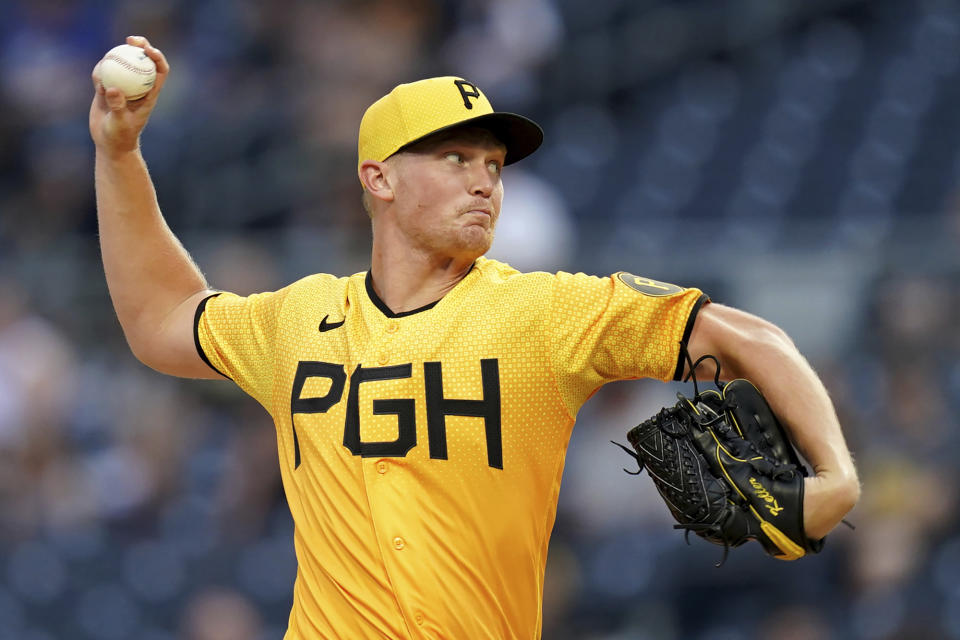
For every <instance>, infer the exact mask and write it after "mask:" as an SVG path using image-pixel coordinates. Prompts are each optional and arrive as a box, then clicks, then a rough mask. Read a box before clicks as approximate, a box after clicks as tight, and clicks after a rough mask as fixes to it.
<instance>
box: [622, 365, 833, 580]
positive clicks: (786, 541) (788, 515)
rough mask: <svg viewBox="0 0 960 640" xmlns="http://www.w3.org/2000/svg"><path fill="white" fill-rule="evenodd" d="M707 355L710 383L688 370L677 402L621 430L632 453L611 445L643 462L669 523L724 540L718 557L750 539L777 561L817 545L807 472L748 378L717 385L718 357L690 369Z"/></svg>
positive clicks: (815, 548)
mask: <svg viewBox="0 0 960 640" xmlns="http://www.w3.org/2000/svg"><path fill="white" fill-rule="evenodd" d="M705 358H711V359H713V360H714V361H715V362H716V363H717V375H716V378H715V379H714V382H715V384H716V386H717V389H716V390H713V389H709V390H706V391H703V392H701V391H700V390H699V389H698V387H697V381H696V378H695V377H693V385H694V396H693V397H692V398H687V397H685V396H684V395H682V394H679V393H678V394H677V397H678V399H679V401H678V402H677V404H676V405H674V406H672V407H665V408H663V409H661V410H660V412H659V413H657V415H655V416H653V417H652V418H650V419H649V420H645V421H644V422H642V423H640V424H639V425H637V426H636V427H634V428H633V429H631V430H630V431H629V432H628V433H627V439H628V440H629V441H630V444H631V445H633V448H634V450H635V451H636V452H635V453H634V451H631V450H630V449H628V448H627V447H625V446H624V445H622V444H619V443H614V444H618V446H620V447H621V448H623V449H624V450H625V451H626V452H627V453H629V454H630V455H631V456H633V457H634V458H635V459H636V460H637V462H638V463H639V465H640V470H643V469H644V468H646V470H647V473H649V474H650V477H651V478H653V482H654V484H655V485H656V487H657V490H658V491H659V492H660V495H661V496H662V497H663V499H664V500H665V501H666V503H667V506H668V507H669V508H670V513H672V514H673V517H674V518H675V519H676V521H677V523H678V524H676V525H674V528H675V529H685V530H686V531H687V534H688V535H689V532H690V531H693V532H694V533H696V534H697V535H698V536H700V537H702V538H704V539H706V540H709V541H710V542H713V543H715V544H719V545H723V547H724V556H723V558H724V560H725V559H726V554H727V551H728V550H729V548H730V547H737V546H740V545H742V544H743V543H744V542H746V541H748V540H751V539H753V540H757V541H759V542H760V544H761V545H763V548H764V550H765V551H766V552H767V553H768V554H769V555H771V556H773V557H775V558H778V559H781V560H796V559H797V558H801V557H803V556H804V555H806V554H807V553H816V552H818V551H820V549H821V548H822V547H823V540H811V539H810V538H808V537H807V536H806V534H805V533H804V528H803V486H804V483H803V479H804V477H806V476H807V475H808V471H807V469H806V467H804V465H803V464H802V463H801V461H800V459H799V457H798V456H797V453H796V451H795V450H794V448H793V445H792V444H791V443H790V440H789V438H788V437H787V434H786V432H785V431H784V429H783V427H782V426H781V425H780V423H779V422H778V420H777V417H776V416H775V415H774V414H773V411H771V410H770V407H769V405H768V404H767V401H766V400H765V399H764V397H763V395H762V394H761V393H760V391H759V390H758V389H757V388H756V387H755V386H754V385H753V384H751V383H750V382H749V381H748V380H743V379H738V380H733V381H731V382H728V383H726V384H722V385H721V383H720V363H719V361H717V359H716V357H714V356H709V355H708V356H704V357H703V358H700V360H698V361H697V362H696V363H693V362H691V363H690V364H691V367H690V371H691V374H692V372H693V371H694V370H695V369H696V367H697V365H699V364H700V362H702V361H703V360H704V359H705ZM688 360H689V356H688ZM689 377H691V376H688V379H689ZM628 473H633V474H639V473H640V471H635V472H628ZM722 563H723V560H721V564H722ZM718 566H719V565H718Z"/></svg>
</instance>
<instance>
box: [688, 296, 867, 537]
mask: <svg viewBox="0 0 960 640" xmlns="http://www.w3.org/2000/svg"><path fill="white" fill-rule="evenodd" d="M704 311H706V312H707V313H706V314H705V316H706V317H705V318H703V320H704V322H702V326H699V327H698V326H695V328H694V336H692V338H691V353H692V354H697V355H702V354H703V353H713V354H714V355H716V356H718V357H719V358H720V361H721V363H722V377H723V378H724V379H725V380H729V379H733V378H746V379H748V380H750V381H751V382H753V383H754V384H755V385H756V386H757V387H758V388H759V389H760V391H761V392H762V393H763V395H764V397H765V398H766V399H767V402H769V404H770V406H771V408H772V409H773V411H774V413H776V415H777V417H778V418H779V419H780V421H781V423H782V424H783V425H784V427H785V428H786V429H787V431H788V432H789V433H790V437H791V439H792V440H793V442H794V443H795V444H796V446H797V449H799V451H800V453H801V454H802V455H803V456H804V458H806V460H807V461H808V462H809V463H810V465H811V466H812V467H813V469H814V472H815V473H816V475H815V477H813V478H808V479H807V481H806V483H805V485H806V487H805V488H806V495H805V497H804V521H805V524H806V530H807V534H808V535H809V536H810V537H812V538H820V537H823V536H824V535H826V534H827V533H828V532H829V531H830V530H831V529H833V527H835V526H836V525H837V524H838V523H839V522H840V520H841V519H842V518H843V517H844V516H845V515H846V513H847V512H849V511H850V509H852V508H853V505H854V504H855V503H856V501H857V499H858V498H859V493H860V488H859V481H858V480H857V473H856V467H855V466H854V463H853V459H852V457H851V455H850V451H849V449H848V448H847V444H846V441H845V438H844V436H843V431H842V429H841V426H840V421H839V419H838V418H837V414H836V411H835V410H834V407H833V403H832V401H831V400H830V396H829V394H828V393H827V390H826V388H825V387H824V385H823V383H822V382H821V381H820V378H819V377H818V376H817V374H816V373H815V372H814V370H813V368H812V367H811V366H810V365H809V363H808V362H807V361H806V359H805V358H804V357H803V355H801V354H800V352H799V351H798V350H797V348H796V347H795V346H794V344H793V342H792V341H791V340H790V338H789V337H787V335H786V334H785V333H784V332H783V331H781V330H780V329H778V328H777V327H776V326H774V325H772V324H770V323H768V322H766V321H764V320H762V319H760V318H757V317H755V316H752V315H750V314H747V313H744V312H741V311H737V310H735V309H730V308H726V307H721V306H720V305H712V304H711V305H708V306H707V307H705V308H704ZM697 324H698V325H701V319H699V318H698V320H697ZM694 357H697V356H696V355H695V356H694ZM705 362H709V361H705ZM710 368H711V367H709V366H708V365H704V366H703V370H701V368H698V370H697V375H698V377H706V376H707V375H709V376H710V377H712V376H713V371H710Z"/></svg>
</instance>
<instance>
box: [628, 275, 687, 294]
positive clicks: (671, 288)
mask: <svg viewBox="0 0 960 640" xmlns="http://www.w3.org/2000/svg"><path fill="white" fill-rule="evenodd" d="M617 278H619V280H620V282H622V283H623V284H625V285H627V286H628V287H630V288H631V289H633V290H634V291H638V292H640V293H642V294H643V295H645V296H654V297H657V298H659V297H662V296H672V295H673V294H675V293H680V292H681V291H686V289H684V288H683V287H678V286H677V285H675V284H670V283H669V282H660V281H658V280H651V279H650V278H645V277H643V276H635V275H633V274H632V273H627V272H626V271H621V272H620V273H618V274H617Z"/></svg>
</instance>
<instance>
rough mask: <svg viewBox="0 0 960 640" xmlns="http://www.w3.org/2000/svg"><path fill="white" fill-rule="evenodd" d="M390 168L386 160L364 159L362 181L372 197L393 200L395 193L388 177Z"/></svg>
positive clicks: (387, 200) (360, 172) (361, 169)
mask: <svg viewBox="0 0 960 640" xmlns="http://www.w3.org/2000/svg"><path fill="white" fill-rule="evenodd" d="M389 170H390V168H389V166H388V165H387V163H386V162H375V161H373V160H364V161H363V163H362V164H361V165H360V170H359V174H360V182H362V183H363V188H364V189H366V190H367V193H369V194H370V195H371V196H372V197H374V198H376V199H378V200H382V201H384V202H393V198H394V193H393V188H392V187H391V186H390V181H389V180H388V179H387V172H388V171H389Z"/></svg>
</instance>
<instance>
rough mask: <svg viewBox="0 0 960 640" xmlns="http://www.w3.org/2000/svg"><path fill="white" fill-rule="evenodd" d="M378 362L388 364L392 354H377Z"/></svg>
mask: <svg viewBox="0 0 960 640" xmlns="http://www.w3.org/2000/svg"><path fill="white" fill-rule="evenodd" d="M377 362H378V363H380V364H387V363H388V362H390V354H388V353H386V352H382V353H381V354H380V355H379V356H377Z"/></svg>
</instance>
